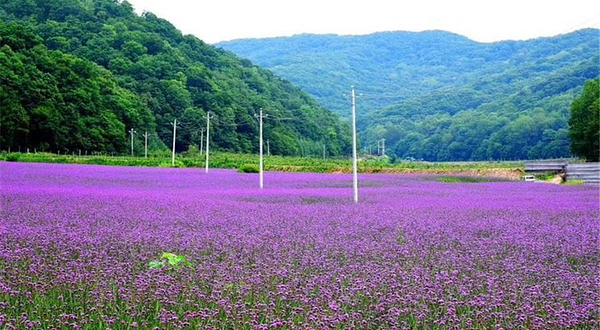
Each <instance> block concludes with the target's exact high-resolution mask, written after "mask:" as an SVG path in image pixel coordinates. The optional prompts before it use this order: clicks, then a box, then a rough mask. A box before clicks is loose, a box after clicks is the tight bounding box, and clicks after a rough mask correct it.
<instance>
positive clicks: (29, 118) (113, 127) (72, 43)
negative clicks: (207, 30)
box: [0, 0, 350, 155]
mask: <svg viewBox="0 0 600 330" xmlns="http://www.w3.org/2000/svg"><path fill="white" fill-rule="evenodd" d="M260 108H264V109H265V111H266V112H267V113H269V115H270V118H268V120H267V121H266V123H265V139H269V140H270V151H271V153H273V154H279V155H295V154H299V153H300V152H301V150H313V149H314V150H315V152H319V151H321V150H322V145H323V144H325V145H326V147H327V152H328V154H330V155H340V154H348V153H349V151H350V139H349V128H348V125H347V124H344V123H343V122H341V121H340V119H339V118H338V117H337V116H336V115H335V114H333V113H331V112H330V111H328V110H326V109H325V108H323V107H322V106H321V105H319V104H318V103H317V102H316V101H315V100H314V99H313V98H311V97H310V96H309V95H308V94H306V93H305V92H303V91H301V90H300V89H299V88H297V87H295V86H294V85H292V84H291V83H289V82H288V81H286V80H283V79H281V78H279V77H277V76H274V75H273V74H272V73H271V72H270V71H268V70H264V69H261V68H259V67H257V66H255V65H253V64H252V63H251V62H250V61H248V60H245V59H240V58H238V57H236V56H235V55H233V54H232V53H230V52H227V51H224V50H220V49H215V48H214V47H212V46H210V45H207V44H205V43H203V42H202V41H201V40H199V39H197V38H196V37H193V36H189V35H182V34H181V32H180V31H178V30H177V29H176V28H175V27H174V26H173V25H171V24H170V23H169V22H167V21H165V20H163V19H160V18H158V17H156V16H155V15H153V14H151V13H144V14H143V15H141V16H138V15H136V14H135V12H134V10H133V8H132V7H131V5H130V4H128V3H127V2H122V3H121V2H118V1H115V0H94V1H89V0H47V1H41V0H3V1H2V2H0V123H1V127H0V149H4V150H6V149H8V148H12V150H16V149H17V148H19V147H20V148H22V149H23V150H24V149H25V148H32V149H33V148H36V149H37V150H45V151H53V152H57V151H62V152H70V151H74V150H78V149H83V150H89V151H90V152H92V151H93V152H117V153H124V152H127V150H128V146H129V136H128V133H127V131H128V130H129V129H131V128H134V129H135V130H136V131H137V132H138V134H143V133H144V132H149V134H150V146H151V148H152V149H154V150H160V149H165V148H166V147H165V145H166V146H170V145H171V137H172V134H173V133H172V130H173V125H172V122H173V120H174V119H177V120H178V122H180V125H179V126H178V130H177V132H178V134H177V144H176V149H177V150H179V151H181V150H185V149H187V148H188V146H189V145H198V144H199V143H200V141H201V132H202V129H203V128H204V127H205V122H206V121H205V118H206V113H207V112H208V111H210V112H211V113H212V114H214V115H215V118H214V120H213V121H212V123H211V124H212V125H211V126H212V127H211V133H212V134H211V140H212V142H211V143H212V144H211V145H212V146H213V147H215V148H217V149H220V150H223V151H231V152H256V151H257V150H258V138H257V134H258V123H257V120H256V118H255V117H254V114H256V113H258V110H259V109H260ZM135 140H136V142H135V143H136V145H135V148H136V149H137V152H138V153H139V152H141V148H143V142H142V141H143V138H142V137H141V136H140V135H138V136H137V137H136V138H135Z"/></svg>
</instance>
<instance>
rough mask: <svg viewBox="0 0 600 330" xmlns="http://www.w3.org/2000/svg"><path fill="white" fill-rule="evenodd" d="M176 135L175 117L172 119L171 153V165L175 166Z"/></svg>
mask: <svg viewBox="0 0 600 330" xmlns="http://www.w3.org/2000/svg"><path fill="white" fill-rule="evenodd" d="M176 135H177V118H175V120H173V151H172V153H171V166H175V136H176Z"/></svg>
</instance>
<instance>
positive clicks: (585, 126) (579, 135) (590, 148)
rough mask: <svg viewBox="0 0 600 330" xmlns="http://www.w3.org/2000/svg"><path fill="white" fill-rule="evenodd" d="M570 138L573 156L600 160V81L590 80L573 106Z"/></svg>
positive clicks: (570, 119)
mask: <svg viewBox="0 0 600 330" xmlns="http://www.w3.org/2000/svg"><path fill="white" fill-rule="evenodd" d="M569 136H570V137H571V151H572V152H573V154H575V155H577V156H580V157H583V158H585V159H587V160H590V161H596V162H597V161H599V160H600V79H594V80H590V81H588V82H587V83H586V84H585V87H584V89H583V92H582V93H581V95H579V96H578V97H577V98H576V99H575V101H574V102H573V105H572V106H571V118H569Z"/></svg>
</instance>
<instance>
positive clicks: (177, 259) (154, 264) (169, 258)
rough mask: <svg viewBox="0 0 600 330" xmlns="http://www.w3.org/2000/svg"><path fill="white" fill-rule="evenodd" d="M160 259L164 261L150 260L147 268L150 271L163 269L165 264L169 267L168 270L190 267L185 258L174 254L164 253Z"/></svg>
mask: <svg viewBox="0 0 600 330" xmlns="http://www.w3.org/2000/svg"><path fill="white" fill-rule="evenodd" d="M161 259H166V260H152V261H150V262H149V263H148V266H149V267H150V268H151V269H159V268H162V267H164V266H165V265H166V264H168V265H169V268H171V269H173V268H180V267H182V266H183V267H190V266H191V265H192V263H191V262H189V261H188V260H187V259H186V258H185V256H182V255H177V254H174V253H168V252H164V253H163V254H162V256H161Z"/></svg>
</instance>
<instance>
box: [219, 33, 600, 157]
mask: <svg viewBox="0 0 600 330" xmlns="http://www.w3.org/2000/svg"><path fill="white" fill-rule="evenodd" d="M598 42H599V31H598V30H597V29H584V30H580V31H576V32H573V33H569V34H565V35H560V36H556V37H551V38H538V39H533V40H527V41H503V42H495V43H478V42H475V41H472V40H469V39H467V38H465V37H462V36H459V35H456V34H452V33H448V32H443V31H427V32H419V33H413V32H385V33H376V34H372V35H366V36H336V35H298V36H293V37H282V38H270V39H245V40H234V41H230V42H223V43H219V44H218V46H219V47H222V48H224V49H227V50H231V51H233V52H235V53H236V54H238V55H240V56H243V57H247V58H249V59H250V60H252V61H254V62H255V63H257V64H259V65H261V66H264V67H267V68H270V69H272V70H273V71H274V72H275V73H276V74H279V75H281V76H283V77H284V78H286V79H289V80H290V81H292V82H294V83H296V84H298V85H299V86H300V87H302V88H303V89H304V90H306V91H308V92H309V93H310V94H312V95H313V96H314V97H315V98H316V99H317V100H318V101H320V102H321V104H323V105H325V106H326V107H329V108H330V109H332V110H333V111H335V112H337V113H338V114H340V115H342V116H348V115H349V112H350V107H349V103H348V101H347V100H346V99H345V98H344V96H343V93H348V90H349V87H350V85H355V86H357V92H359V93H362V94H363V95H362V96H361V95H359V97H358V99H357V107H358V112H359V123H358V124H359V127H360V130H361V134H360V135H361V137H362V141H363V145H369V144H373V145H374V144H376V141H377V140H379V139H382V138H385V139H386V145H387V147H388V148H387V149H386V150H387V152H388V154H389V155H390V156H393V157H399V158H405V157H414V158H423V159H426V160H482V159H517V158H518V159H526V158H552V157H566V156H570V153H569V137H568V133H567V132H568V118H569V109H570V106H571V103H572V101H573V100H574V98H575V96H576V95H577V94H578V93H579V92H581V90H582V87H583V85H584V83H585V81H587V80H589V79H593V78H596V77H598V76H599V67H598V63H599V55H598ZM373 150H376V148H373Z"/></svg>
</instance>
